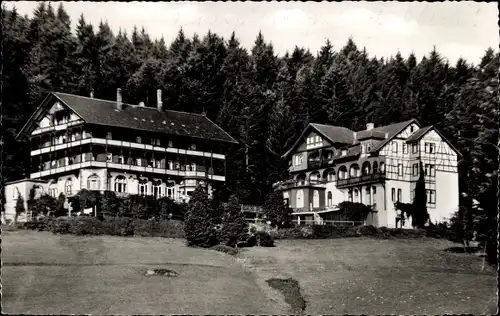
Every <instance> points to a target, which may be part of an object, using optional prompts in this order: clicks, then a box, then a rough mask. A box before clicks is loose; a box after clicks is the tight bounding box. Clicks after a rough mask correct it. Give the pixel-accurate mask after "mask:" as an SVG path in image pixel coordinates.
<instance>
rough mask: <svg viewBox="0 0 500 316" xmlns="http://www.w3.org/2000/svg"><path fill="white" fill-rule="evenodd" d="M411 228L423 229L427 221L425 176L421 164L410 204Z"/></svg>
mask: <svg viewBox="0 0 500 316" xmlns="http://www.w3.org/2000/svg"><path fill="white" fill-rule="evenodd" d="M411 213H412V214H411V217H412V226H413V227H417V228H424V227H425V223H427V221H428V220H429V213H427V194H426V191H425V175H424V168H423V167H422V163H420V177H419V178H418V180H417V183H416V186H415V197H414V199H413V203H412V212H411Z"/></svg>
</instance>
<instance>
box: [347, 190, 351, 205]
mask: <svg viewBox="0 0 500 316" xmlns="http://www.w3.org/2000/svg"><path fill="white" fill-rule="evenodd" d="M347 199H348V200H349V202H352V189H350V190H349V192H348V193H347Z"/></svg>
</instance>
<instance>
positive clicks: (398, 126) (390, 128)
mask: <svg viewBox="0 0 500 316" xmlns="http://www.w3.org/2000/svg"><path fill="white" fill-rule="evenodd" d="M410 123H417V121H416V120H415V119H411V120H408V121H404V122H398V123H394V124H390V125H386V126H380V127H377V128H374V129H373V130H374V131H377V132H382V133H384V134H385V133H387V138H386V139H384V140H383V141H381V142H379V143H378V144H377V146H375V147H374V148H372V150H371V151H370V152H372V153H373V152H377V151H379V150H380V149H381V148H382V147H384V146H385V145H386V144H387V143H388V142H389V141H391V139H392V138H393V137H394V136H396V135H397V134H398V133H399V132H401V131H402V130H403V129H404V128H405V127H407V126H408V125H410ZM417 124H418V123H417Z"/></svg>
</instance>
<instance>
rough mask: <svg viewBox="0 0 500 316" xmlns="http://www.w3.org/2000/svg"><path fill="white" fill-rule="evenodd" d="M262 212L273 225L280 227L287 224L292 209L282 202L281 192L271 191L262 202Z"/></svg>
mask: <svg viewBox="0 0 500 316" xmlns="http://www.w3.org/2000/svg"><path fill="white" fill-rule="evenodd" d="M264 214H265V215H266V217H267V218H268V219H269V220H270V221H271V225H272V226H273V227H278V228H282V227H285V226H287V225H288V222H289V221H290V215H291V214H292V209H291V208H290V207H288V206H287V205H285V204H284V202H283V193H281V192H280V191H273V192H271V194H270V195H269V196H268V198H267V200H266V202H265V203H264Z"/></svg>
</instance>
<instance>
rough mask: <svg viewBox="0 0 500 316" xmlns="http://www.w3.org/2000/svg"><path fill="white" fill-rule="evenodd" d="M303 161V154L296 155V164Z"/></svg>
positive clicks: (298, 164)
mask: <svg viewBox="0 0 500 316" xmlns="http://www.w3.org/2000/svg"><path fill="white" fill-rule="evenodd" d="M302 162H303V157H302V154H299V155H295V165H296V166H300V165H302Z"/></svg>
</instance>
